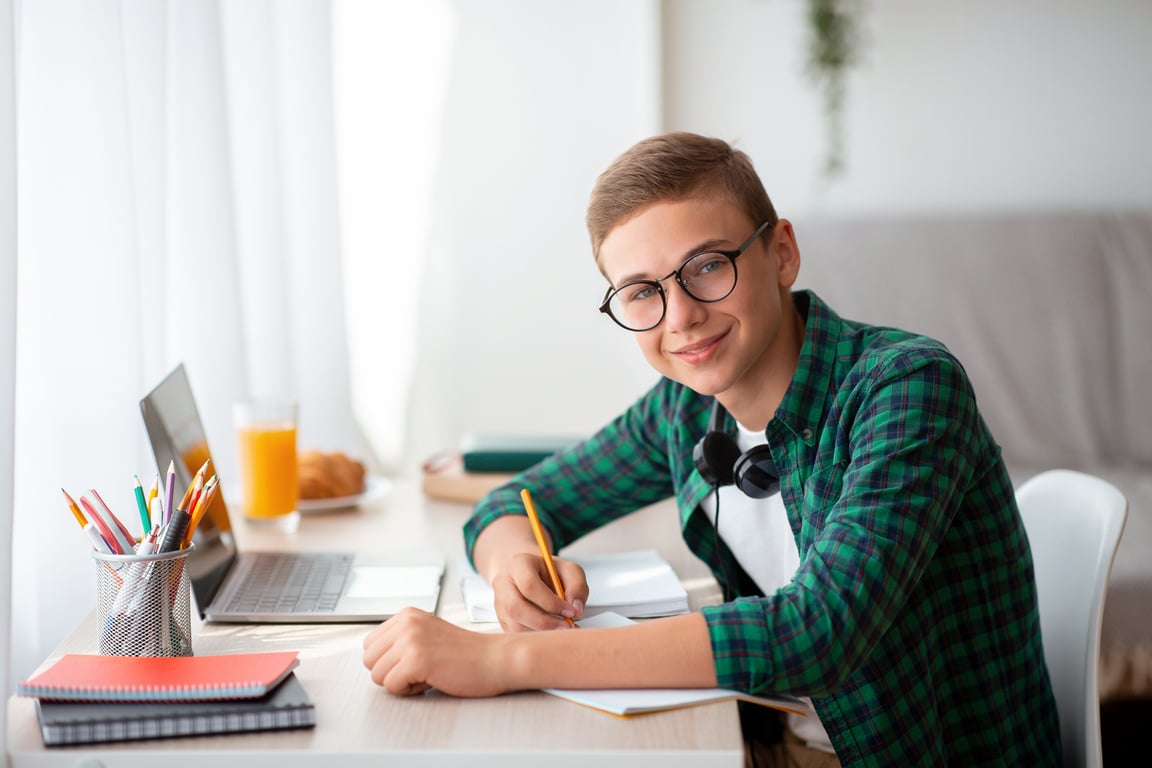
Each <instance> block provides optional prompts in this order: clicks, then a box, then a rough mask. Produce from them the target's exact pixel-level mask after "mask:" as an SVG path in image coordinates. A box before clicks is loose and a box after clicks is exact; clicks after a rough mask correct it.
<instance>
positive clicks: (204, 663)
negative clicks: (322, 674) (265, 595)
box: [16, 651, 300, 702]
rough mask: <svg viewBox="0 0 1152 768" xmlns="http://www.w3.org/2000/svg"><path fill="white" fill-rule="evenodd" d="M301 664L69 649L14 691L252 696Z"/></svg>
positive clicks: (168, 697) (237, 656) (101, 697)
mask: <svg viewBox="0 0 1152 768" xmlns="http://www.w3.org/2000/svg"><path fill="white" fill-rule="evenodd" d="M299 663H300V662H299V659H298V658H297V653H296V651H274V652H268V653H234V654H224V655H219V656H176V657H153V656H96V655H92V654H83V653H70V654H65V655H64V656H61V657H60V658H59V659H58V660H57V661H56V662H54V663H53V664H52V666H50V667H48V668H47V669H45V670H44V671H43V672H41V673H39V674H37V675H34V676H32V677H30V678H29V679H27V680H25V681H24V682H22V683H20V684H19V685H18V686H17V689H16V692H17V693H19V694H20V695H21V696H35V697H37V698H40V699H49V700H54V701H87V702H155V701H212V700H223V699H254V698H257V697H259V696H264V695H265V694H267V693H268V692H269V691H271V690H272V689H273V688H275V687H276V686H277V685H278V684H279V683H280V682H282V681H283V680H284V679H285V678H287V677H288V675H289V674H290V673H291V672H292V670H293V669H295V668H296V666H297V665H298V664H299Z"/></svg>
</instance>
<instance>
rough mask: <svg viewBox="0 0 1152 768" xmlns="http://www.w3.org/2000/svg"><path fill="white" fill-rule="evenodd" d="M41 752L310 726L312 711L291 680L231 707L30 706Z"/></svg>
mask: <svg viewBox="0 0 1152 768" xmlns="http://www.w3.org/2000/svg"><path fill="white" fill-rule="evenodd" d="M36 717H37V719H38V720H39V721H40V735H41V736H42V737H43V739H44V744H45V746H49V747H52V746H57V745H60V744H95V743H99V742H107V741H136V740H140V739H165V738H174V737H178V736H199V735H204V734H212V733H242V732H244V731H270V730H277V729H283V728H309V727H311V726H314V725H315V724H316V709H315V707H314V706H313V704H312V701H311V699H309V698H308V693H307V691H305V690H304V686H302V685H301V684H300V681H299V680H297V679H296V675H289V676H288V677H287V679H285V680H284V682H282V683H280V685H278V686H276V688H274V689H273V690H272V691H271V693H269V694H267V695H266V696H262V697H260V698H256V699H239V700H234V701H178V702H155V701H149V702H143V703H116V704H110V703H107V702H100V703H87V702H75V701H43V700H37V702H36Z"/></svg>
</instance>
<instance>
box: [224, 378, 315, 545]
mask: <svg viewBox="0 0 1152 768" xmlns="http://www.w3.org/2000/svg"><path fill="white" fill-rule="evenodd" d="M296 414H297V407H296V402H295V401H293V400H252V401H248V402H243V403H237V404H236V405H235V407H234V410H233V415H234V418H235V425H236V440H237V464H238V470H239V475H240V489H241V491H240V492H241V504H242V505H243V508H244V515H245V517H247V518H248V520H249V521H250V522H255V523H275V524H277V525H278V526H280V527H283V528H286V529H288V530H294V529H295V527H296V524H297V522H298V521H299V514H300V513H299V512H297V511H296V498H297V489H298V484H297V479H296Z"/></svg>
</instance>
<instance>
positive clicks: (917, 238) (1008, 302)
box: [793, 211, 1152, 701]
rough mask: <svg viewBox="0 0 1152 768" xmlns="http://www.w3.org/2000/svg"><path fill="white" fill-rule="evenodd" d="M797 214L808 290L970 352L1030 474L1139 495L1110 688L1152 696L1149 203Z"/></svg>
mask: <svg viewBox="0 0 1152 768" xmlns="http://www.w3.org/2000/svg"><path fill="white" fill-rule="evenodd" d="M793 224H794V226H795V229H796V235H797V240H798V242H799V244H800V251H801V255H802V259H803V262H802V266H801V270H800V275H801V278H800V281H799V284H798V285H799V287H805V288H812V289H814V290H815V291H816V292H817V293H818V294H820V295H821V296H822V297H823V298H824V299H825V300H827V301H828V302H829V303H830V304H831V305H832V306H833V308H835V309H836V310H837V311H839V312H840V314H841V315H842V316H844V317H848V318H853V319H858V320H867V321H870V322H875V323H881V324H885V325H894V326H898V327H902V328H907V329H910V330H916V331H920V332H922V333H925V334H927V335H929V336H933V337H935V338H937V339H939V340H940V341H943V342H944V343H945V344H947V345H948V346H949V348H950V349H952V351H953V352H954V353H955V354H956V355H957V357H959V358H960V360H961V361H962V362H963V363H964V365H965V368H966V369H967V370H968V372H969V375H970V376H971V378H972V382H973V385H974V387H975V389H976V395H977V398H978V399H979V402H980V406H981V409H982V411H983V413H984V416H985V419H986V420H987V422H988V423H989V425H990V426H991V428H992V430H993V433H994V434H995V435H996V437H997V439H998V440H999V442H1000V444H1001V445H1002V446H1003V449H1004V456H1005V459H1006V461H1007V463H1008V467H1009V470H1010V472H1011V473H1012V476H1013V479H1014V481H1015V482H1016V483H1017V484H1019V483H1020V482H1022V481H1024V480H1025V479H1027V478H1028V477H1030V476H1032V475H1033V474H1035V473H1036V472H1038V471H1041V470H1044V469H1051V468H1057V467H1062V468H1070V469H1079V470H1083V471H1086V472H1092V473H1094V474H1097V475H1100V476H1101V477H1103V478H1105V479H1107V480H1109V481H1110V482H1112V483H1114V484H1115V485H1116V486H1117V487H1119V488H1120V490H1121V491H1123V492H1124V494H1125V495H1126V496H1127V497H1128V501H1129V514H1128V521H1127V525H1126V528H1125V531H1124V536H1123V538H1122V539H1121V542H1120V547H1119V549H1118V551H1117V554H1116V560H1115V563H1114V565H1113V569H1112V578H1111V582H1110V586H1109V590H1108V596H1107V599H1106V604H1105V615H1104V632H1103V640H1102V661H1101V697H1102V699H1103V700H1105V701H1107V700H1109V699H1122V698H1125V697H1143V698H1152V211H1138V212H1050V213H1049V212H1045V213H1019V214H987V215H981V214H974V213H965V214H956V215H951V216H918V217H902V218H895V217H887V218H877V217H864V216H860V217H855V218H839V217H837V218H825V217H816V216H813V217H807V218H801V219H794V220H793Z"/></svg>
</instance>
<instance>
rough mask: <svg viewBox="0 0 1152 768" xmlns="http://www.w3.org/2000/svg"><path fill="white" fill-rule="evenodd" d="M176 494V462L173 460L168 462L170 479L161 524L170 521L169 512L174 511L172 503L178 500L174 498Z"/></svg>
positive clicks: (165, 492) (166, 488)
mask: <svg viewBox="0 0 1152 768" xmlns="http://www.w3.org/2000/svg"><path fill="white" fill-rule="evenodd" d="M175 494H176V464H175V462H173V461H169V462H168V480H167V482H166V484H165V486H164V519H163V520H161V521H160V523H161V524H164V523H166V522H168V513H169V512H171V511H172V504H173V503H174V502H175V501H176V499H175V498H173V497H174V496H175Z"/></svg>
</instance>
